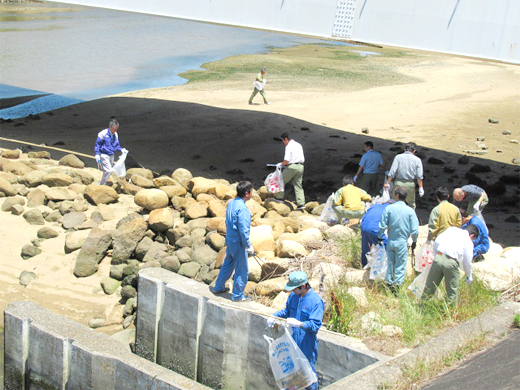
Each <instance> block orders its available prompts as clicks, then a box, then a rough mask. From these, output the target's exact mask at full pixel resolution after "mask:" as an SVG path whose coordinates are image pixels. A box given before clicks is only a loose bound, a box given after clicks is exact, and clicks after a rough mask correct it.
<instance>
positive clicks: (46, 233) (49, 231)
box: [36, 226, 60, 239]
mask: <svg viewBox="0 0 520 390" xmlns="http://www.w3.org/2000/svg"><path fill="white" fill-rule="evenodd" d="M59 235H60V234H59V233H58V232H57V231H56V230H54V229H53V228H51V227H49V226H44V227H42V228H41V229H40V230H38V232H37V233H36V236H37V237H38V238H43V239H48V238H54V237H58V236H59Z"/></svg>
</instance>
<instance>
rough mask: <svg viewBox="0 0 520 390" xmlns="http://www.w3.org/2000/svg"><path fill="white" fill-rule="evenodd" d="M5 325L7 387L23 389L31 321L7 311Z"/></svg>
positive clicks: (9, 388)
mask: <svg viewBox="0 0 520 390" xmlns="http://www.w3.org/2000/svg"><path fill="white" fill-rule="evenodd" d="M4 326H5V329H4V340H5V346H4V384H5V389H6V390H11V389H12V390H19V389H23V387H24V375H25V361H26V359H27V349H28V343H29V321H28V320H27V319H24V318H22V317H21V316H18V315H10V314H9V313H5V315H4ZM8 341H9V342H8Z"/></svg>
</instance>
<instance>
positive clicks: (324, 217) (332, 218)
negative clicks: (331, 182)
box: [318, 193, 339, 226]
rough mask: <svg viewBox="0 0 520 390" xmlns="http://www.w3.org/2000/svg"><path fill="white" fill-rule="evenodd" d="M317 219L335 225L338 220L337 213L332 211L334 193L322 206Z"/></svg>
mask: <svg viewBox="0 0 520 390" xmlns="http://www.w3.org/2000/svg"><path fill="white" fill-rule="evenodd" d="M318 220H319V221H322V222H325V223H326V224H327V225H329V226H332V225H335V224H337V223H338V222H339V218H338V214H336V212H335V211H334V193H333V194H332V195H331V196H329V198H328V199H327V202H326V203H325V207H324V208H323V211H322V212H321V215H320V217H319V218H318Z"/></svg>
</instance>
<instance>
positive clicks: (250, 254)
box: [246, 244, 255, 256]
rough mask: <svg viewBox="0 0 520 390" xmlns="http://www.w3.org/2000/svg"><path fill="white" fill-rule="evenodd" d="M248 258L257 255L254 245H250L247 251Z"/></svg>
mask: <svg viewBox="0 0 520 390" xmlns="http://www.w3.org/2000/svg"><path fill="white" fill-rule="evenodd" d="M246 252H247V255H248V256H254V255H255V248H253V245H252V244H251V245H249V247H248V248H247V250H246Z"/></svg>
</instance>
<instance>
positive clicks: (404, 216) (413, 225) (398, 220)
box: [378, 200, 419, 242]
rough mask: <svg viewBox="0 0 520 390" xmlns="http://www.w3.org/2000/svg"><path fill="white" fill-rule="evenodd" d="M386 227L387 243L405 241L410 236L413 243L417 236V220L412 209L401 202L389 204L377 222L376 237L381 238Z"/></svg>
mask: <svg viewBox="0 0 520 390" xmlns="http://www.w3.org/2000/svg"><path fill="white" fill-rule="evenodd" d="M387 227H388V241H407V240H408V237H409V236H410V235H411V236H412V240H413V242H416V241H417V236H418V235H419V220H418V219H417V215H416V214H415V211H414V209H412V208H411V207H410V206H407V205H406V204H405V203H404V202H403V201H402V200H400V201H398V202H396V203H394V204H391V205H390V206H388V207H387V208H386V209H385V211H383V216H382V217H381V221H380V222H379V234H378V237H380V238H381V237H382V236H383V233H384V232H385V230H386V228H387Z"/></svg>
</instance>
